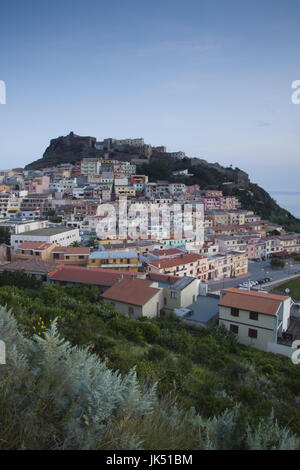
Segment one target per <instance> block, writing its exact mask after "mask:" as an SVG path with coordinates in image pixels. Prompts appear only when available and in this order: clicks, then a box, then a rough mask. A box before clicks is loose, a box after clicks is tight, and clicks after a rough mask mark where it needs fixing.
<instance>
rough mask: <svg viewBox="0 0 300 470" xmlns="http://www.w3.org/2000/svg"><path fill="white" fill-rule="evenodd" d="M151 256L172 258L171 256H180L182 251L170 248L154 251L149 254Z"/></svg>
mask: <svg viewBox="0 0 300 470" xmlns="http://www.w3.org/2000/svg"><path fill="white" fill-rule="evenodd" d="M149 253H150V254H151V255H154V256H167V255H170V256H173V255H181V254H182V253H183V251H182V250H179V249H178V248H170V249H165V250H154V251H150V252H149Z"/></svg>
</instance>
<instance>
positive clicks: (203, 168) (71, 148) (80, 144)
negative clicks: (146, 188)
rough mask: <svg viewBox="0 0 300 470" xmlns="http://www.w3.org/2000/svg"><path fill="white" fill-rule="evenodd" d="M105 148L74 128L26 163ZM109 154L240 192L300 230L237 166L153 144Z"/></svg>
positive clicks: (247, 205)
mask: <svg viewBox="0 0 300 470" xmlns="http://www.w3.org/2000/svg"><path fill="white" fill-rule="evenodd" d="M105 154H106V151H105V150H98V149H97V148H96V138H95V137H90V136H89V137H81V136H78V135H76V134H74V133H73V132H70V134H69V135H67V136H64V137H58V138H56V139H52V140H51V141H50V145H49V146H48V147H47V149H46V150H45V152H44V154H43V157H42V158H40V159H39V160H36V161H34V162H32V163H30V164H29V165H27V166H26V167H25V169H26V170H38V169H41V168H46V167H52V166H56V165H59V164H62V163H72V164H74V163H76V162H79V161H80V160H82V158H87V157H88V158H96V157H102V158H104V156H105ZM109 158H111V159H115V160H121V161H131V160H134V161H135V163H136V160H139V159H140V160H141V165H137V173H138V174H145V175H148V177H149V181H157V180H169V181H180V182H183V183H185V184H186V185H194V184H198V185H199V186H200V188H201V189H219V190H222V191H223V193H224V194H225V195H234V196H237V197H238V198H239V199H240V201H241V203H242V207H243V208H244V209H249V210H253V211H254V212H255V213H257V214H258V215H260V216H261V217H262V218H263V219H268V220H270V221H271V222H273V223H276V224H279V225H282V226H283V227H284V228H285V229H286V230H287V231H289V232H299V233H300V220H299V219H297V218H296V217H294V216H293V215H292V214H291V213H290V212H289V211H287V210H285V209H282V208H281V207H280V206H279V205H278V204H277V203H276V201H275V200H274V199H273V198H272V197H271V196H270V195H269V194H268V192H267V191H265V190H264V189H263V188H261V187H260V186H258V185H257V184H255V183H252V182H251V181H250V179H249V175H248V174H247V173H246V172H245V171H243V170H241V169H239V168H233V167H223V166H221V165H220V164H218V163H209V162H207V161H206V160H204V159H200V158H188V157H186V158H184V159H182V160H178V159H175V158H174V157H172V154H170V153H168V152H159V151H156V150H154V149H151V147H150V146H148V145H147V146H146V145H145V146H144V147H140V148H138V147H134V146H130V145H126V146H123V147H122V148H119V149H114V150H112V151H110V153H109ZM186 169H188V170H189V171H188V172H189V173H191V174H192V175H193V176H188V177H187V176H180V177H179V176H176V177H175V176H172V173H173V172H174V171H177V170H186Z"/></svg>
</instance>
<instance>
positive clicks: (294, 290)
mask: <svg viewBox="0 0 300 470" xmlns="http://www.w3.org/2000/svg"><path fill="white" fill-rule="evenodd" d="M286 289H290V292H289V295H290V296H291V297H292V298H293V299H294V300H297V301H298V302H300V278H297V279H293V280H292V281H288V282H285V283H284V284H281V285H280V286H276V291H279V292H282V293H285V290H286Z"/></svg>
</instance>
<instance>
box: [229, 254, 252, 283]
mask: <svg viewBox="0 0 300 470" xmlns="http://www.w3.org/2000/svg"><path fill="white" fill-rule="evenodd" d="M232 264H233V266H232V275H233V276H234V277H239V276H243V275H245V274H247V273H248V255H247V253H246V252H245V253H240V252H232Z"/></svg>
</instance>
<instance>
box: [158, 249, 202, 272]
mask: <svg viewBox="0 0 300 470" xmlns="http://www.w3.org/2000/svg"><path fill="white" fill-rule="evenodd" d="M204 258H205V256H202V255H197V254H194V253H187V254H184V255H182V256H176V257H175V258H169V259H160V260H154V261H150V262H149V264H150V265H152V266H155V267H157V268H158V267H160V268H161V269H164V268H172V267H173V266H182V265H183V264H188V263H193V262H195V261H198V260H200V259H204Z"/></svg>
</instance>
